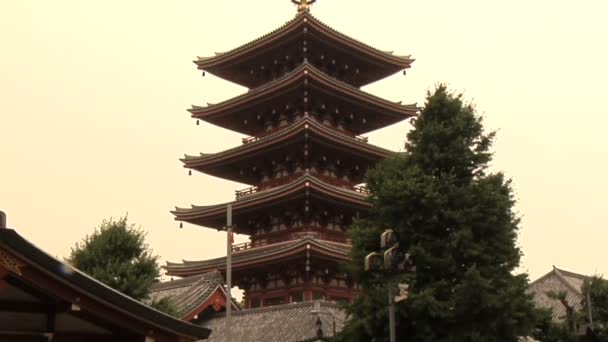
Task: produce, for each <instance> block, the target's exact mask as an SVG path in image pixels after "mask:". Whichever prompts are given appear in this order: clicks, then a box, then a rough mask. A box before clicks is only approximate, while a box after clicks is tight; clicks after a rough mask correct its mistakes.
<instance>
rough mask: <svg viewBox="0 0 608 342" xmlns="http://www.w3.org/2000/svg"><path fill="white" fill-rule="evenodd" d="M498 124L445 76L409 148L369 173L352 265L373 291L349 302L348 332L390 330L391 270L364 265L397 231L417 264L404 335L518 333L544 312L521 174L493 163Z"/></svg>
mask: <svg viewBox="0 0 608 342" xmlns="http://www.w3.org/2000/svg"><path fill="white" fill-rule="evenodd" d="M493 138H494V133H486V132H484V129H483V125H482V119H481V118H480V117H479V116H478V115H477V114H476V112H475V109H474V107H473V106H472V105H468V104H465V103H464V102H463V99H462V96H461V95H455V94H453V93H451V92H450V91H448V90H447V89H446V87H445V86H443V85H441V86H439V87H437V89H436V90H435V92H434V93H432V94H431V93H429V94H428V96H427V101H426V103H425V107H424V109H423V110H422V112H421V114H420V116H419V117H418V118H417V120H416V122H415V125H414V129H413V130H412V131H410V132H409V133H408V135H407V143H406V153H405V154H404V155H403V156H401V157H398V158H393V159H389V160H386V161H384V162H382V163H380V164H379V165H378V166H377V167H376V168H375V169H373V170H371V171H370V172H369V173H368V175H367V185H368V187H369V189H370V190H371V194H372V195H371V196H370V200H371V202H372V204H373V209H372V210H371V212H370V216H369V217H368V218H367V219H365V220H359V221H358V222H356V223H355V224H354V226H353V228H352V239H353V250H352V260H353V261H352V263H351V264H350V265H349V271H350V272H351V273H352V274H353V275H354V277H355V278H356V279H357V280H358V281H359V282H360V283H361V284H362V286H363V289H364V291H363V294H362V295H361V296H359V297H358V298H357V299H356V300H355V302H354V303H353V305H351V306H350V307H349V313H350V314H351V317H352V319H351V320H350V322H349V323H348V325H347V326H346V328H345V329H344V331H343V335H342V339H343V340H345V341H370V340H372V338H375V341H377V342H379V341H387V340H388V318H387V315H388V313H387V308H386V307H387V295H386V276H385V275H379V274H366V273H365V272H363V270H362V268H363V259H364V256H365V255H366V254H368V253H370V252H373V251H378V250H379V249H380V246H379V241H378V240H379V236H380V233H381V232H382V231H383V230H384V229H385V228H387V227H391V228H393V229H395V231H397V233H398V234H399V236H400V241H399V243H400V247H401V248H403V249H404V250H407V251H409V252H410V253H411V254H412V255H413V258H414V262H415V264H416V268H417V270H416V274H415V275H414V276H409V277H410V279H400V281H406V280H407V281H408V282H409V283H410V295H409V298H408V299H407V300H406V301H404V302H402V303H399V304H398V305H397V337H398V340H399V341H517V339H518V337H519V336H526V335H528V334H529V332H530V331H531V329H532V327H533V324H534V318H535V312H534V309H533V305H532V301H531V298H530V296H529V295H527V294H526V289H527V283H528V281H527V276H526V275H525V274H521V275H513V271H514V269H515V268H516V267H517V266H518V265H519V262H520V255H521V252H520V250H519V248H518V247H517V245H516V238H517V231H518V224H519V218H518V217H517V215H516V214H515V212H514V210H513V206H514V204H515V199H514V196H513V190H512V188H511V181H510V180H508V179H506V178H505V177H504V175H503V174H502V173H491V172H489V171H488V165H489V163H490V161H491V159H492V153H491V151H490V147H491V144H492V141H493Z"/></svg>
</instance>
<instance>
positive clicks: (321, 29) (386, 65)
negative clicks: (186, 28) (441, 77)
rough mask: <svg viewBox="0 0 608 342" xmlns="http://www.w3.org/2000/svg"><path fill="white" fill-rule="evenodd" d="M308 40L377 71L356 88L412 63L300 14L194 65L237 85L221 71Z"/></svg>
mask: <svg viewBox="0 0 608 342" xmlns="http://www.w3.org/2000/svg"><path fill="white" fill-rule="evenodd" d="M310 37H312V38H316V39H318V40H320V41H321V42H324V43H325V44H326V45H329V46H332V47H334V48H336V49H338V50H342V51H346V52H347V54H349V55H351V56H356V57H358V58H360V59H364V60H366V61H368V63H369V64H371V65H375V66H376V68H377V69H378V70H377V71H375V72H372V73H375V74H376V75H377V76H376V77H374V78H370V79H369V80H367V81H366V82H365V83H361V84H357V86H359V87H361V86H363V85H365V84H369V83H372V82H374V81H377V80H379V79H381V78H384V77H386V76H389V75H390V74H393V73H395V72H398V71H399V70H402V69H407V68H409V67H410V66H411V64H412V63H413V62H414V59H412V58H410V56H397V55H393V54H392V53H390V52H386V51H381V50H378V49H376V48H373V47H371V46H369V45H367V44H364V43H362V42H360V41H358V40H355V39H353V38H351V37H349V36H347V35H345V34H342V33H340V32H338V31H336V30H334V29H333V28H331V27H330V26H329V25H326V24H324V23H322V22H321V21H320V20H318V19H317V18H315V17H314V16H312V15H311V14H310V13H302V14H300V15H297V16H296V17H295V18H294V19H292V20H290V21H288V22H287V23H285V24H284V25H283V26H281V27H279V28H277V29H276V30H274V31H272V32H270V33H268V34H266V35H264V36H262V37H260V38H258V39H255V40H253V41H251V42H249V43H246V44H244V45H241V46H239V47H237V48H235V49H232V50H230V51H227V52H223V53H216V55H215V56H211V57H198V58H197V60H195V61H194V63H195V64H196V65H197V67H198V69H200V70H206V71H209V72H210V73H212V74H215V75H217V76H218V77H221V78H225V79H227V80H229V81H233V82H237V80H235V79H230V78H229V75H228V74H227V73H226V72H222V71H224V70H226V69H228V68H230V67H234V66H237V65H240V64H242V63H243V60H246V59H248V58H253V57H255V56H256V55H259V54H261V53H263V52H265V51H269V50H272V49H276V50H281V49H282V47H283V46H282V44H283V43H284V42H286V41H291V40H294V39H298V38H299V39H301V40H304V39H305V38H307V39H308V38H310ZM379 70H384V72H379ZM237 83H239V84H241V85H243V86H245V87H248V88H251V87H252V84H251V83H252V82H237Z"/></svg>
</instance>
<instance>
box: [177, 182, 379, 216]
mask: <svg viewBox="0 0 608 342" xmlns="http://www.w3.org/2000/svg"><path fill="white" fill-rule="evenodd" d="M302 185H305V187H306V188H308V187H311V188H313V189H317V188H318V189H319V191H323V190H325V191H327V192H328V194H329V195H328V197H329V196H331V195H334V196H336V197H339V198H340V199H341V200H345V201H348V200H350V201H351V202H352V203H355V204H360V205H362V206H364V207H369V206H370V204H369V203H368V202H367V201H366V199H367V195H366V194H362V193H360V192H358V191H356V190H351V189H345V188H342V187H340V186H336V185H333V184H329V183H327V182H325V181H323V180H321V179H320V178H319V177H315V174H314V173H309V172H306V173H305V174H303V175H302V176H301V177H299V178H297V179H295V180H293V181H291V182H289V183H287V184H284V185H280V186H276V187H273V188H270V189H268V190H264V191H259V192H256V193H254V194H253V195H249V196H244V197H242V198H239V199H238V200H237V201H233V202H228V203H233V204H234V206H233V210H234V211H235V212H236V211H238V210H239V206H246V205H247V204H248V203H249V202H258V201H260V202H261V201H263V200H273V199H275V198H277V197H278V196H279V195H280V194H281V193H283V192H290V191H292V190H294V189H295V190H294V191H296V190H297V189H299V188H301V187H302ZM228 203H221V204H214V205H191V208H180V207H176V208H175V210H172V211H171V213H172V214H173V215H175V216H176V218H175V219H176V220H178V221H188V220H191V219H195V218H196V215H200V214H206V213H207V212H210V211H213V210H220V212H219V215H222V216H224V215H225V210H226V205H227V204H228Z"/></svg>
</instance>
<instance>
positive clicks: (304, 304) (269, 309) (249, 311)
mask: <svg viewBox="0 0 608 342" xmlns="http://www.w3.org/2000/svg"><path fill="white" fill-rule="evenodd" d="M319 302H320V303H321V306H322V307H333V308H339V305H338V304H337V303H334V302H328V301H319ZM314 303H315V301H306V302H299V303H287V304H280V305H272V306H264V307H260V308H254V309H244V310H239V311H235V312H233V313H232V315H247V314H254V313H263V312H272V311H283V310H292V309H298V308H302V307H307V306H310V307H311V308H312V307H314ZM224 316H226V313H225V312H219V313H216V314H213V315H212V316H211V317H224Z"/></svg>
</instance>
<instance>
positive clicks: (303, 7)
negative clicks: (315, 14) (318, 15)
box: [291, 0, 317, 14]
mask: <svg viewBox="0 0 608 342" xmlns="http://www.w3.org/2000/svg"><path fill="white" fill-rule="evenodd" d="M315 1H317V0H291V2H293V3H294V4H296V5H298V14H300V13H303V12H310V6H311V5H312V4H314V3H315Z"/></svg>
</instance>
